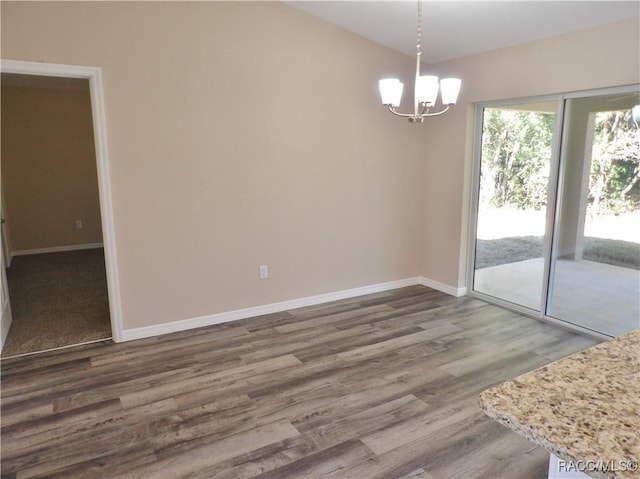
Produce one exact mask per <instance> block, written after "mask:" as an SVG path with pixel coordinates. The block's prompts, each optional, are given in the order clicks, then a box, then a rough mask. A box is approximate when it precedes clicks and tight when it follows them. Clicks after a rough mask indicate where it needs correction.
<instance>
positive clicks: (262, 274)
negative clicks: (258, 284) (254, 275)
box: [260, 264, 269, 279]
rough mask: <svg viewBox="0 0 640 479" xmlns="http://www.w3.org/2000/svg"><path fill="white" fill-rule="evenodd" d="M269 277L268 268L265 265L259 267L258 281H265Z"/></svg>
mask: <svg viewBox="0 0 640 479" xmlns="http://www.w3.org/2000/svg"><path fill="white" fill-rule="evenodd" d="M268 277H269V267H268V266H267V265H266V264H261V265H260V279H267V278H268Z"/></svg>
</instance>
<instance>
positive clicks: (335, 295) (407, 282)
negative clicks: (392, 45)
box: [121, 276, 466, 341]
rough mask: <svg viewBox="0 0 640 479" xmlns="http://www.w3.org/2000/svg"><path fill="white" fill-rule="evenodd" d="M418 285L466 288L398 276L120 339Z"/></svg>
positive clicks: (458, 291) (453, 291) (456, 291)
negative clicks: (385, 280)
mask: <svg viewBox="0 0 640 479" xmlns="http://www.w3.org/2000/svg"><path fill="white" fill-rule="evenodd" d="M416 284H421V285H424V286H427V287H430V288H433V289H437V290H439V291H442V292H443V293H447V294H450V295H452V296H464V294H465V292H466V288H454V287H453V286H449V285H445V284H443V283H439V282H437V281H433V280H430V279H428V278H424V277H422V276H418V277H415V278H407V279H401V280H398V281H389V282H387V283H379V284H373V285H370V286H363V287H360V288H353V289H345V290H342V291H334V292H332V293H325V294H319V295H316V296H307V297H305V298H298V299H292V300H288V301H281V302H278V303H271V304H265V305H262V306H255V307H251V308H244V309H236V310H234V311H226V312H223V313H217V314H211V315H208V316H200V317H197V318H190V319H183V320H180V321H171V322H169V323H163V324H156V325H153V326H145V327H142V328H134V329H125V330H123V331H122V338H121V339H122V341H131V340H134V339H142V338H149V337H152V336H159V335H161V334H168V333H175V332H178V331H186V330H188V329H194V328H201V327H203V326H211V325H214V324H221V323H228V322H230V321H238V320H240V319H246V318H252V317H255V316H262V315H264V314H271V313H279V312H281V311H287V310H290V309H296V308H303V307H305V306H314V305H317V304H323V303H329V302H331V301H337V300H340V299H348V298H354V297H356V296H364V295H366V294H373V293H380V292H383V291H389V290H392V289H398V288H404V287H406V286H414V285H416Z"/></svg>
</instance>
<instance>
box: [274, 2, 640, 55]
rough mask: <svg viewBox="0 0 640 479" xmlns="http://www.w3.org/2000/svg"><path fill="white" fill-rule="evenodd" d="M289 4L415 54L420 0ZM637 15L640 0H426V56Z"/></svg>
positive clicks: (465, 52) (497, 44) (475, 50)
mask: <svg viewBox="0 0 640 479" xmlns="http://www.w3.org/2000/svg"><path fill="white" fill-rule="evenodd" d="M285 3H287V4H288V5H291V6H292V7H295V8H297V9H300V10H302V11H304V12H307V13H309V14H311V15H313V16H315V17H318V18H320V19H322V20H325V21H327V22H329V23H333V24H334V25H337V26H339V27H342V28H345V29H347V30H350V31H352V32H355V33H357V34H359V35H362V36H363V37H365V38H368V39H370V40H373V41H375V42H378V43H381V44H383V45H386V46H388V47H391V48H393V49H394V50H398V51H401V52H403V53H406V54H407V55H411V56H414V55H415V44H416V26H417V1H403V0H395V1H393V0H389V1H369V0H361V1H300V0H298V1H295V0H294V1H286V2H285ZM638 15H640V1H639V0H632V1H515V0H512V1H484V0H467V1H459V0H448V1H447V0H440V1H436V0H425V1H424V3H423V27H422V32H423V34H422V51H423V54H422V58H423V62H425V63H436V62H440V61H445V60H449V59H452V58H457V57H462V56H466V55H472V54H475V53H480V52H484V51H489V50H495V49H498V48H504V47H508V46H512V45H518V44H521V43H526V42H529V41H532V40H537V39H540V38H546V37H551V36H555V35H560V34H562V33H568V32H572V31H576V30H582V29H584V28H589V27H592V26H596V25H600V24H605V23H611V22H615V21H618V20H622V19H624V18H627V17H633V16H638ZM639 21H640V20H639ZM623 47H624V46H621V48H623Z"/></svg>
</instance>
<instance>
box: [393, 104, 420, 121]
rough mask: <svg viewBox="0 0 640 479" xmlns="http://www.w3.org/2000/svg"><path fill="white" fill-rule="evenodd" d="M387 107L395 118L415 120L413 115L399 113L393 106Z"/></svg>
mask: <svg viewBox="0 0 640 479" xmlns="http://www.w3.org/2000/svg"><path fill="white" fill-rule="evenodd" d="M387 107H388V108H389V111H390V112H391V113H393V114H394V115H396V116H401V117H403V118H415V115H414V114H413V113H400V112H399V111H397V110H396V109H395V107H394V106H393V105H387Z"/></svg>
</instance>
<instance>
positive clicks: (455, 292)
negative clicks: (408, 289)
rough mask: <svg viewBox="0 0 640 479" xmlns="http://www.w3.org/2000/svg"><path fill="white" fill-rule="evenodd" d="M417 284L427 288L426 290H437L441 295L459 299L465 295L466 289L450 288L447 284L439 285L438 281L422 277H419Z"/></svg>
mask: <svg viewBox="0 0 640 479" xmlns="http://www.w3.org/2000/svg"><path fill="white" fill-rule="evenodd" d="M418 279H419V283H418V284H421V285H422V286H427V287H428V288H433V289H437V290H438V291H442V292H443V293H447V294H450V295H451V296H455V297H456V298H460V297H461V296H464V295H466V294H467V288H466V287H462V288H456V287H455V286H450V285H448V284H444V283H440V282H439V281H435V280H433V279H429V278H425V277H424V276H420V277H419V278H418Z"/></svg>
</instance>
